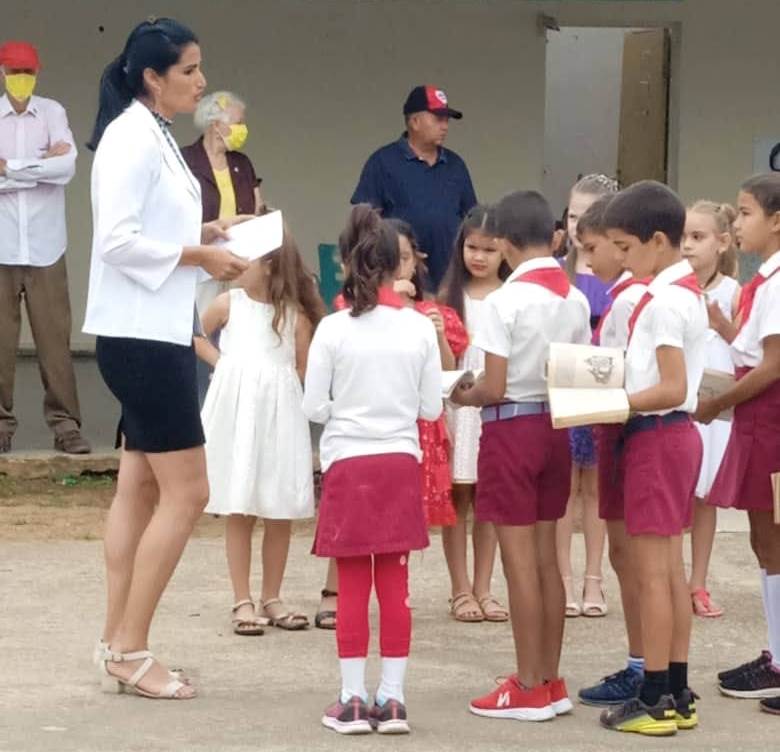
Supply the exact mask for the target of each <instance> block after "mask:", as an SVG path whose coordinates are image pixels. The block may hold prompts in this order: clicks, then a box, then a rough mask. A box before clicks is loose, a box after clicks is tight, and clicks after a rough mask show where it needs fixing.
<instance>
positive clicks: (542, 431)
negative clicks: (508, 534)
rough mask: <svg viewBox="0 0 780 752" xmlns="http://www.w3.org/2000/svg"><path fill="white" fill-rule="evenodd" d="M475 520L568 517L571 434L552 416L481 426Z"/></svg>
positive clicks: (504, 521)
mask: <svg viewBox="0 0 780 752" xmlns="http://www.w3.org/2000/svg"><path fill="white" fill-rule="evenodd" d="M477 477H478V478H479V483H477V499H476V505H475V512H476V518H477V519H478V520H479V521H480V522H493V523H495V524H496V525H533V524H534V523H536V522H544V521H552V520H558V519H560V518H561V517H563V515H564V514H565V513H566V503H567V501H568V500H569V492H570V490H571V488H570V487H571V451H570V449H569V432H568V431H567V430H565V429H561V430H555V429H553V427H552V423H551V422H550V415H549V413H545V414H542V415H522V416H518V417H516V418H510V419H508V420H494V421H490V422H488V423H483V424H482V436H481V438H480V441H479V459H478V462H477Z"/></svg>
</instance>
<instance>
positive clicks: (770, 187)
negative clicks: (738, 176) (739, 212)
mask: <svg viewBox="0 0 780 752" xmlns="http://www.w3.org/2000/svg"><path fill="white" fill-rule="evenodd" d="M741 190H743V191H744V192H745V193H749V194H750V195H751V196H752V197H753V198H754V199H755V200H756V201H757V202H758V205H759V206H760V207H761V208H762V209H763V210H764V214H766V215H767V216H768V217H769V216H771V215H772V214H774V213H775V212H780V172H768V173H766V174H765V175H754V176H753V177H752V178H749V179H748V180H746V181H745V182H744V183H742V186H741Z"/></svg>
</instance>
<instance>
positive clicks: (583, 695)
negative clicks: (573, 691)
mask: <svg viewBox="0 0 780 752" xmlns="http://www.w3.org/2000/svg"><path fill="white" fill-rule="evenodd" d="M642 678H643V676H642V673H641V672H639V671H634V670H633V669H630V668H624V669H623V670H622V671H618V672H617V673H616V674H612V675H610V676H605V677H604V678H603V679H602V680H601V681H600V682H599V683H598V684H596V685H594V686H593V687H585V689H581V690H580V691H579V698H580V702H581V703H583V704H584V705H622V704H623V703H625V702H628V701H629V700H632V699H633V698H634V697H636V696H637V695H638V694H639V687H640V686H641V684H642Z"/></svg>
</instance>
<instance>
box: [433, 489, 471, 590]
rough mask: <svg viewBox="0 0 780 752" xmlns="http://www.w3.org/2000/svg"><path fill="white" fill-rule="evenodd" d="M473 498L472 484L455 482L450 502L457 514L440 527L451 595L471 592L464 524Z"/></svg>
mask: <svg viewBox="0 0 780 752" xmlns="http://www.w3.org/2000/svg"><path fill="white" fill-rule="evenodd" d="M473 498H474V486H473V485H471V484H465V483H456V484H454V485H453V487H452V503H453V506H454V507H455V513H456V514H457V522H456V523H455V524H454V525H450V526H448V527H443V528H442V529H441V542H442V547H443V548H444V558H445V559H446V560H447V569H448V570H449V573H450V588H451V591H452V596H453V597H454V596H456V595H459V594H460V593H470V592H471V581H470V580H469V571H468V564H467V561H466V559H467V546H466V538H467V532H466V525H467V521H468V516H469V508H470V507H471V503H472V499H473Z"/></svg>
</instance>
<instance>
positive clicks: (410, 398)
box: [303, 305, 442, 472]
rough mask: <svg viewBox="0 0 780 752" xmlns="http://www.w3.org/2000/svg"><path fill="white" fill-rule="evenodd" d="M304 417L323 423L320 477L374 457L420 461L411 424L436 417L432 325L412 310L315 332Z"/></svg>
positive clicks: (341, 321)
mask: <svg viewBox="0 0 780 752" xmlns="http://www.w3.org/2000/svg"><path fill="white" fill-rule="evenodd" d="M303 411H304V413H305V414H306V416H307V417H308V418H309V420H312V421H314V422H315V423H324V424H325V429H324V431H323V434H322V438H321V439H320V464H321V466H322V470H323V472H324V471H326V470H327V469H328V468H329V467H330V466H331V465H332V464H333V463H334V462H338V461H339V460H343V459H347V458H350V457H363V456H367V455H376V454H391V453H402V454H411V455H413V456H414V457H415V458H416V459H417V461H418V462H419V461H420V460H421V458H422V454H421V452H420V442H419V438H418V430H417V419H418V418H423V419H424V420H436V419H437V418H438V417H439V416H440V415H441V412H442V378H441V360H440V355H439V345H438V342H437V339H436V330H435V329H434V326H433V323H432V322H431V320H430V319H428V318H427V317H426V316H423V315H421V314H419V313H417V311H415V310H414V309H412V308H406V307H404V308H394V307H390V306H386V305H378V306H377V307H376V308H374V309H373V310H372V311H368V312H367V313H364V314H361V315H360V316H357V317H354V316H351V315H350V313H349V311H347V310H345V311H339V312H338V313H333V314H331V315H330V316H326V317H325V318H324V319H323V320H322V321H321V322H320V324H319V326H318V327H317V331H316V332H315V334H314V338H313V339H312V343H311V347H310V349H309V357H308V361H307V365H306V383H305V386H304V396H303Z"/></svg>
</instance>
